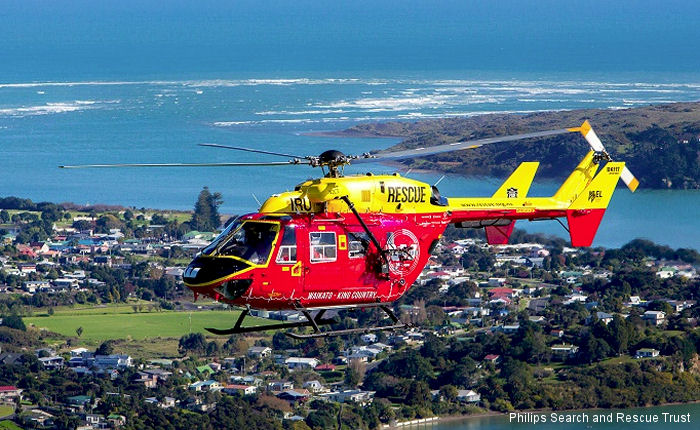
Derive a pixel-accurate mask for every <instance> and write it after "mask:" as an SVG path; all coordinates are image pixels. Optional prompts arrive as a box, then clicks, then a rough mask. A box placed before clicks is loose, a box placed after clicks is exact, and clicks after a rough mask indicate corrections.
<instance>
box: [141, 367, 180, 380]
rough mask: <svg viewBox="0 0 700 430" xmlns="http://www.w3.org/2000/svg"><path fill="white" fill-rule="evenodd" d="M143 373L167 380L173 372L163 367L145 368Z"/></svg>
mask: <svg viewBox="0 0 700 430" xmlns="http://www.w3.org/2000/svg"><path fill="white" fill-rule="evenodd" d="M143 373H145V374H147V375H151V376H152V377H154V378H156V379H157V380H159V381H167V380H168V378H170V377H171V376H172V375H173V373H172V372H168V371H167V370H163V369H144V370H143Z"/></svg>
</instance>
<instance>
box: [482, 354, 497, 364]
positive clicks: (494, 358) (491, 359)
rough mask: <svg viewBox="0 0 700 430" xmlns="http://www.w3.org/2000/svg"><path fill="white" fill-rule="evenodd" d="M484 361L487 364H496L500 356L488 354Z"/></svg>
mask: <svg viewBox="0 0 700 430" xmlns="http://www.w3.org/2000/svg"><path fill="white" fill-rule="evenodd" d="M484 361H486V362H488V363H493V364H498V362H499V361H501V356H500V355H498V354H488V355H486V357H484Z"/></svg>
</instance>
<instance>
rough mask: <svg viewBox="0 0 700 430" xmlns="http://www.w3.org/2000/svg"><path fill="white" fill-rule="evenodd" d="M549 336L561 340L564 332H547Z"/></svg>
mask: <svg viewBox="0 0 700 430" xmlns="http://www.w3.org/2000/svg"><path fill="white" fill-rule="evenodd" d="M549 335H550V336H554V337H558V338H562V337H564V330H562V329H558V330H552V331H550V332H549Z"/></svg>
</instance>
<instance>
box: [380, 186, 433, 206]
mask: <svg viewBox="0 0 700 430" xmlns="http://www.w3.org/2000/svg"><path fill="white" fill-rule="evenodd" d="M387 191H388V193H387V197H386V201H387V203H425V189H424V188H423V187H387Z"/></svg>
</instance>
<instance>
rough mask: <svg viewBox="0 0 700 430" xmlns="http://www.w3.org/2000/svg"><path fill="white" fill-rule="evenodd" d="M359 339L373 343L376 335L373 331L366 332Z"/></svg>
mask: <svg viewBox="0 0 700 430" xmlns="http://www.w3.org/2000/svg"><path fill="white" fill-rule="evenodd" d="M360 339H361V340H362V342H364V343H374V342H376V341H377V335H376V334H374V333H367V334H363V335H362V336H360Z"/></svg>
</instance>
